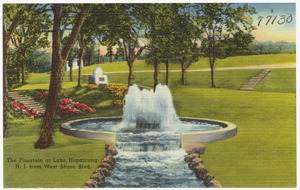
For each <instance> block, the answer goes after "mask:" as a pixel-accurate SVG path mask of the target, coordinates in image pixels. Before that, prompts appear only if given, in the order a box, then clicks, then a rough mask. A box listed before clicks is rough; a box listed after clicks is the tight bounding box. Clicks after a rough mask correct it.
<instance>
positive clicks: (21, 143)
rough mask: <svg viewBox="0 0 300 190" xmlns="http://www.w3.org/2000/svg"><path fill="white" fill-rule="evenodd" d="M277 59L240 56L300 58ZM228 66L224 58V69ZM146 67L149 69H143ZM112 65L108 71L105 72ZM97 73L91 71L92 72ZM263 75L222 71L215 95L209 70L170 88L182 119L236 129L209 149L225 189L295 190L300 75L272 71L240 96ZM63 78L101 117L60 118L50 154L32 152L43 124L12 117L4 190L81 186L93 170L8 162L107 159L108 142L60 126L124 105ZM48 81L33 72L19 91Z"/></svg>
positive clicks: (173, 81)
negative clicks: (63, 131) (215, 122)
mask: <svg viewBox="0 0 300 190" xmlns="http://www.w3.org/2000/svg"><path fill="white" fill-rule="evenodd" d="M272 56H273V58H274V56H275V55H268V56H262V57H260V56H255V57H252V59H251V56H245V57H238V58H239V60H244V61H243V63H245V65H247V64H254V65H257V64H260V63H262V62H264V64H275V63H278V62H277V61H281V63H288V62H289V61H288V60H290V61H291V57H293V56H295V55H282V57H277V58H276V59H275V58H274V59H271V58H272ZM254 58H255V59H254ZM228 59H229V58H227V59H225V60H227V61H228ZM231 59H233V60H232V61H230V60H229V61H228V62H227V63H226V65H227V66H228V65H230V64H231V63H232V64H233V63H236V64H237V65H239V64H238V63H237V62H234V59H235V61H236V60H237V58H231ZM225 60H219V61H220V62H219V63H221V61H225ZM246 60H249V61H248V62H247V61H246ZM251 60H254V62H253V61H252V62H251ZM292 62H293V61H292ZM223 63H224V64H225V62H223ZM140 64H141V65H140V67H141V68H142V67H143V68H144V66H145V65H144V66H142V65H143V64H144V63H142V62H141V63H140ZM102 65H103V66H104V65H107V66H105V67H107V69H108V68H110V69H111V71H115V70H118V69H119V67H117V66H112V65H113V64H109V65H111V66H109V65H108V64H102ZM243 65H244V64H243ZM196 66H197V65H195V67H196ZM231 66H234V65H231ZM105 67H102V68H103V70H105V69H106V68H105ZM124 67H125V68H126V67H127V66H126V65H124ZM138 67H139V66H136V67H135V69H137V68H138ZM199 67H200V66H199ZM90 68H91V72H92V69H93V68H92V67H90ZM197 68H198V67H197ZM120 69H124V68H122V67H121V68H120ZM105 71H106V70H105ZM258 72H259V70H227V71H217V72H216V84H217V88H215V89H212V88H210V78H209V77H210V75H209V72H189V73H187V76H186V77H187V85H186V86H181V85H180V73H171V76H170V88H171V92H172V95H173V101H174V104H175V108H176V111H177V114H178V115H179V116H182V117H183V116H186V117H200V118H209V119H216V120H224V121H229V122H232V123H235V124H236V125H237V127H238V134H237V136H235V137H233V138H230V139H227V140H223V141H219V142H214V143H209V144H207V150H206V152H205V154H204V155H203V159H204V164H205V166H206V167H207V168H208V170H209V172H211V173H212V174H213V175H214V176H215V177H216V179H217V180H219V181H220V182H221V183H222V185H223V186H224V187H295V186H296V93H295V92H296V69H273V70H272V71H271V73H269V75H267V77H266V78H265V79H264V80H263V81H262V82H261V83H259V85H258V86H257V87H256V88H255V90H254V91H250V92H249V91H240V90H238V89H239V88H240V87H241V86H242V85H243V84H244V83H245V82H246V81H247V80H249V79H250V78H251V77H252V76H254V75H256V74H257V73H258ZM134 77H135V82H136V83H137V84H139V85H145V86H152V81H153V74H152V73H135V75H134ZM164 77H165V74H164V73H161V74H160V78H161V82H162V83H164V82H165V79H164ZM64 78H65V79H64V81H65V82H64V83H63V87H64V89H63V91H62V96H63V97H70V98H72V99H74V100H75V101H81V102H83V103H87V104H89V105H91V106H92V107H93V108H95V109H97V112H96V113H93V114H85V115H79V116H71V117H69V118H61V119H58V120H57V125H56V131H55V135H54V141H55V144H54V146H52V147H51V148H50V149H47V150H35V149H33V143H34V142H35V141H36V139H37V137H38V125H39V121H34V120H32V119H26V118H23V119H22V118H19V119H17V120H12V119H11V120H10V135H11V136H10V137H9V138H6V139H4V143H3V144H4V176H5V177H4V184H5V187H80V186H82V184H83V183H84V181H85V180H87V179H88V177H89V175H90V174H91V172H92V170H84V171H82V170H80V171H79V170H76V171H75V170H74V171H73V170H72V171H67V170H64V172H66V173H64V172H61V173H60V174H59V175H57V172H52V171H46V170H37V171H35V172H31V170H26V169H18V170H17V169H16V168H15V164H13V163H7V161H6V160H5V159H7V157H14V158H16V157H20V156H22V157H26V158H31V157H37V158H41V159H46V158H47V157H49V155H51V157H61V158H68V157H70V156H74V157H78V158H79V157H81V156H88V157H89V158H95V159H96V158H97V159H101V158H102V157H103V155H104V149H103V145H104V142H102V141H92V140H86V139H79V138H75V137H70V136H66V135H63V134H61V133H60V132H59V131H58V127H59V126H60V124H61V123H62V122H64V121H67V120H72V119H75V118H86V117H95V116H112V115H122V107H121V106H113V105H112V102H113V100H114V98H113V97H111V96H110V95H108V94H107V93H106V92H104V91H101V90H100V91H99V90H89V89H87V88H86V87H81V88H76V87H74V86H75V85H76V82H67V81H68V78H67V76H65V77H64ZM48 80H49V79H47V77H46V76H45V74H31V75H30V78H29V80H28V82H29V84H27V85H25V86H23V87H20V88H18V89H19V90H28V89H40V88H45V89H46V88H47V87H46V86H47V85H48ZM126 80H127V74H109V81H110V82H112V83H126ZM74 83H75V85H73V84H74ZM95 150H99V151H95ZM90 164H91V165H93V164H92V163H90ZM92 167H96V165H95V166H94V165H93V166H92ZM79 173H80V175H79ZM24 176H25V177H24ZM63 177H66V178H63Z"/></svg>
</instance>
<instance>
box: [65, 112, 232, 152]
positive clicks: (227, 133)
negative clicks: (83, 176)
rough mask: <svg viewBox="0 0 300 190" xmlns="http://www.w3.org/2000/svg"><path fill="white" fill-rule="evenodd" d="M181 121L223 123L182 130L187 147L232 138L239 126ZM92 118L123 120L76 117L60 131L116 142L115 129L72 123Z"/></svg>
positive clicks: (93, 118) (209, 120) (181, 136)
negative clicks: (193, 130)
mask: <svg viewBox="0 0 300 190" xmlns="http://www.w3.org/2000/svg"><path fill="white" fill-rule="evenodd" d="M179 119H180V120H181V121H204V122H207V123H211V124H218V125H221V126H222V128H221V129H217V130H207V131H199V132H197V131H196V132H182V133H181V134H180V141H181V146H182V147H185V146H188V145H190V144H195V143H208V142H214V141H218V140H223V139H226V138H230V137H233V136H235V135H236V133H237V128H236V125H235V124H233V123H230V122H227V121H221V120H214V119H207V118H194V117H179ZM90 120H115V121H119V120H120V121H121V120H122V117H120V116H113V117H92V118H84V119H76V120H71V121H68V122H65V123H63V124H62V125H61V127H60V131H61V132H62V133H64V134H67V135H71V136H76V137H81V138H88V139H94V140H104V141H110V142H113V143H115V136H116V134H117V133H118V132H113V131H95V130H85V129H75V128H73V127H72V126H71V125H72V124H74V123H80V122H85V121H90Z"/></svg>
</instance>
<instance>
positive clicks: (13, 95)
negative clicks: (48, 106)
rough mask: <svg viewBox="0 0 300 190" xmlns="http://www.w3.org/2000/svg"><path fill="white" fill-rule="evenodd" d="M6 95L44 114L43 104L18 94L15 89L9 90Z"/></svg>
mask: <svg viewBox="0 0 300 190" xmlns="http://www.w3.org/2000/svg"><path fill="white" fill-rule="evenodd" d="M8 97H9V98H11V99H13V100H16V101H18V102H20V103H21V104H24V105H25V106H27V107H28V108H30V109H33V110H34V111H37V112H38V113H39V114H40V115H44V114H45V111H46V110H45V108H44V106H42V105H40V104H38V103H37V102H36V101H34V100H33V99H32V98H30V97H27V96H24V95H21V94H19V92H17V91H10V92H8Z"/></svg>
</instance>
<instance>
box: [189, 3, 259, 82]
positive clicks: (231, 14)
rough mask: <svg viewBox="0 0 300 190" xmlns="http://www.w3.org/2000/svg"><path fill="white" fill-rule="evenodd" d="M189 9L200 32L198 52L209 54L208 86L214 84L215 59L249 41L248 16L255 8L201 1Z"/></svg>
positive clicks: (227, 54) (242, 47)
mask: <svg viewBox="0 0 300 190" xmlns="http://www.w3.org/2000/svg"><path fill="white" fill-rule="evenodd" d="M192 11H193V13H194V18H195V23H196V24H197V25H198V26H199V27H200V29H201V32H202V36H201V38H202V39H203V40H202V42H201V47H202V51H203V52H205V55H207V56H208V57H209V65H210V69H211V87H215V86H216V84H215V78H214V70H215V63H216V59H217V58H225V57H227V56H229V55H231V54H232V52H234V51H237V50H241V49H244V48H246V47H247V46H248V44H249V43H251V42H252V40H253V39H254V37H253V36H252V35H251V31H252V30H254V29H255V27H254V26H253V25H252V18H251V15H253V14H255V13H256V10H255V9H254V8H252V7H250V6H249V5H248V4H244V5H237V4H232V3H203V4H194V5H193V8H192Z"/></svg>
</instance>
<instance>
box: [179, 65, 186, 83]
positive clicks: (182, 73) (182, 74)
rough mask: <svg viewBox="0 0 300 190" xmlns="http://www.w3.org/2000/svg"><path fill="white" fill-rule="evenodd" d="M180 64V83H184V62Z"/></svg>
mask: <svg viewBox="0 0 300 190" xmlns="http://www.w3.org/2000/svg"><path fill="white" fill-rule="evenodd" d="M180 65H181V85H185V84H186V83H185V68H184V62H181V63H180Z"/></svg>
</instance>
